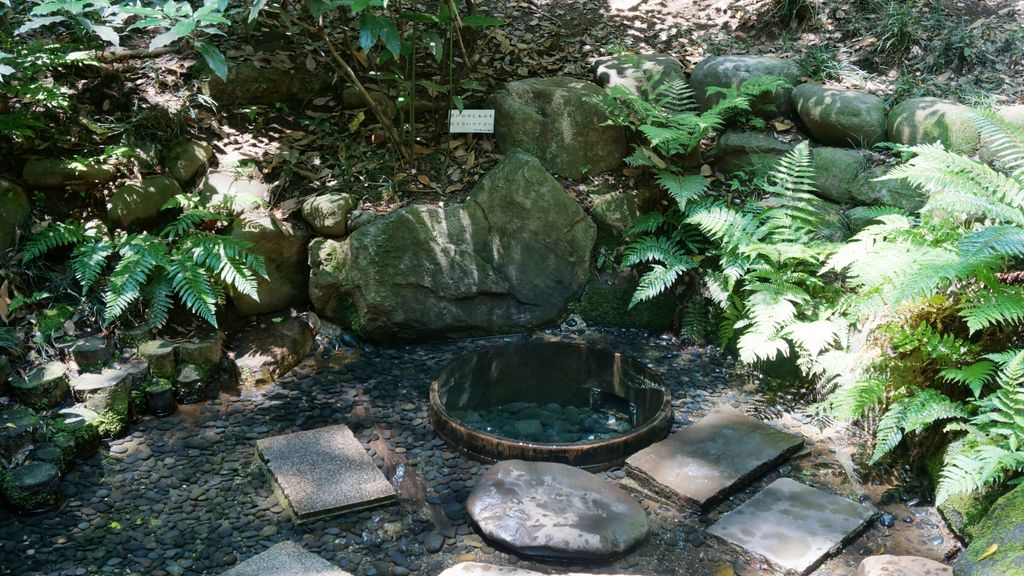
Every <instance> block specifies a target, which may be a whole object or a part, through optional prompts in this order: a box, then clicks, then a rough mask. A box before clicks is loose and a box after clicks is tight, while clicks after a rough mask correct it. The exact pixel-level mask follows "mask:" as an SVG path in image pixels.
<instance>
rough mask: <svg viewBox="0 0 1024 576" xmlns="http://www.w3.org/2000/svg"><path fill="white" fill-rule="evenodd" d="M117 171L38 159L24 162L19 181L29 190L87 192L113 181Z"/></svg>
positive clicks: (92, 165) (58, 159) (50, 159)
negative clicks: (63, 189)
mask: <svg viewBox="0 0 1024 576" xmlns="http://www.w3.org/2000/svg"><path fill="white" fill-rule="evenodd" d="M116 175H117V170H116V169H115V168H114V167H113V166H110V165H109V164H100V163H97V162H78V161H76V160H65V159H63V158H38V159H33V160H29V161H28V162H25V167H24V169H22V171H21V179H22V180H23V181H24V182H25V185H26V186H28V187H29V188H37V189H62V188H71V189H75V190H87V189H89V188H92V187H95V186H99V185H101V184H106V183H107V182H110V181H111V180H113V179H114V176H116Z"/></svg>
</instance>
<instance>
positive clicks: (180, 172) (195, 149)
mask: <svg viewBox="0 0 1024 576" xmlns="http://www.w3.org/2000/svg"><path fill="white" fill-rule="evenodd" d="M211 158H213V148H211V147H210V145H209V144H206V143H205V142H197V141H195V140H183V141H181V142H176V143H174V144H173V145H171V147H170V148H168V149H167V153H166V154H165V155H164V167H165V168H167V173H168V174H169V175H170V176H171V177H172V178H174V179H175V180H177V181H178V182H180V183H182V184H185V183H186V182H191V181H192V179H193V178H195V176H196V174H198V173H199V171H200V170H201V169H202V168H203V167H204V166H206V163H207V162H209V161H210V159H211Z"/></svg>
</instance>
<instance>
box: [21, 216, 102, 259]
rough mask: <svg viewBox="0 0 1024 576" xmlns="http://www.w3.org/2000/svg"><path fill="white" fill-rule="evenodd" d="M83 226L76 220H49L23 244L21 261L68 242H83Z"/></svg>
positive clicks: (68, 243) (36, 256) (66, 244)
mask: <svg viewBox="0 0 1024 576" xmlns="http://www.w3.org/2000/svg"><path fill="white" fill-rule="evenodd" d="M85 239H86V237H85V228H84V227H83V226H82V225H81V224H78V223H76V222H51V223H50V225H49V226H47V227H45V228H43V229H42V230H40V231H39V232H37V233H35V234H33V235H32V237H31V238H29V240H28V242H27V243H26V244H25V252H24V253H23V254H22V257H21V260H22V262H29V261H31V260H34V259H36V258H38V257H39V256H41V255H43V254H45V253H47V252H49V251H50V250H53V249H55V248H59V247H61V246H68V245H70V244H79V243H81V242H84V241H85Z"/></svg>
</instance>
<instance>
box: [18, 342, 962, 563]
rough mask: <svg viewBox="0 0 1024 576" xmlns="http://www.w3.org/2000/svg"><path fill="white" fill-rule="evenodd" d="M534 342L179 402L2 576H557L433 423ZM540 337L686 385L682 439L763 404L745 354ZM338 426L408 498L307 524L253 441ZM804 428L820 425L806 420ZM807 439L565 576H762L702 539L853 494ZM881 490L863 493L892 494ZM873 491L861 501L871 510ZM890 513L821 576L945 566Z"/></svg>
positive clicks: (938, 545)
mask: <svg viewBox="0 0 1024 576" xmlns="http://www.w3.org/2000/svg"><path fill="white" fill-rule="evenodd" d="M522 338H524V337H505V338H490V339H483V340H473V341H460V342H452V343H440V344H426V345H416V346H398V347H388V348H378V347H373V346H365V347H364V348H363V349H362V350H350V349H348V350H346V349H343V350H340V351H337V352H323V351H320V352H317V353H316V354H315V355H314V356H312V357H311V358H310V359H308V360H307V361H306V362H304V363H303V364H301V365H300V366H299V367H297V368H296V369H295V370H293V371H292V372H290V373H289V374H288V375H286V376H285V377H284V378H282V379H280V380H279V382H278V383H276V384H275V385H274V386H272V387H270V388H267V389H265V390H262V391H259V392H254V391H243V392H237V391H236V392H234V393H232V392H227V393H222V394H221V395H220V397H219V398H217V399H214V400H210V401H207V402H205V403H202V404H193V405H189V406H182V407H180V408H179V411H178V412H177V413H176V414H175V415H173V416H171V417H167V418H163V419H158V418H153V417H146V418H144V419H142V420H141V421H140V422H138V423H136V425H135V426H134V428H133V429H132V432H131V433H130V434H129V435H128V436H127V437H125V438H122V439H118V440H113V441H110V442H108V443H107V445H106V446H104V447H103V448H101V450H100V452H99V453H98V454H97V455H96V456H94V457H92V458H91V459H89V460H87V461H85V462H79V463H78V464H77V465H76V467H75V468H74V470H72V471H71V472H70V473H68V475H67V476H66V478H65V480H64V494H65V499H64V503H63V505H62V507H61V509H60V510H58V511H55V512H50V513H46V514H43V515H39V516H34V517H16V516H11V515H10V514H9V513H8V512H6V511H5V510H0V574H17V575H25V576H28V575H33V576H34V575H82V576H85V575H92V574H114V575H127V574H144V575H152V576H164V575H177V576H200V575H214V574H219V573H220V572H222V571H224V570H226V569H227V568H229V567H231V566H233V565H235V564H237V563H238V562H240V561H242V560H245V559H247V558H249V557H251V556H253V555H255V554H257V553H259V552H262V551H263V550H265V549H266V548H268V547H270V546H272V545H273V544H275V543H277V542H280V541H284V540H291V541H295V542H298V543H300V544H301V545H302V546H304V547H305V548H306V549H308V550H310V551H313V552H315V553H318V554H319V555H320V556H322V557H323V558H325V559H326V560H329V561H331V562H333V563H334V564H336V565H337V566H339V567H341V568H343V569H345V570H348V571H350V572H352V573H353V574H355V575H356V576H376V575H381V576H384V575H394V576H401V575H407V574H417V575H425V576H434V575H436V574H438V573H439V572H441V571H442V570H443V569H444V568H447V567H449V566H451V565H454V564H456V563H458V562H463V561H470V560H476V561H481V562H487V563H493V564H505V565H521V566H523V567H526V568H532V569H541V570H544V571H550V570H551V569H552V567H551V566H547V567H544V566H542V565H539V564H536V563H533V562H530V561H527V560H524V559H520V558H517V557H516V556H514V555H512V554H510V553H508V552H507V551H504V550H496V549H494V548H492V547H491V546H490V545H488V544H487V543H486V542H485V541H484V540H482V539H481V538H480V536H479V535H477V534H476V533H475V532H474V530H473V527H472V526H471V525H470V523H469V521H468V519H467V516H466V513H465V507H464V503H465V500H466V498H467V496H468V495H469V493H470V491H471V490H472V488H473V486H474V485H475V482H476V480H477V478H479V476H480V475H481V474H482V473H483V472H484V471H485V470H486V469H487V465H485V464H480V463H478V462H474V461H472V460H468V459H466V458H464V457H462V456H461V455H460V454H458V453H457V452H454V451H452V450H450V449H449V448H448V447H447V446H446V445H445V444H444V442H443V441H441V440H440V439H438V438H437V437H436V436H435V435H434V434H433V431H432V429H431V427H430V422H429V419H428V415H427V404H428V402H427V395H428V389H429V386H430V382H431V381H432V380H433V379H434V377H435V376H436V375H437V374H438V373H439V372H440V370H441V369H442V368H443V367H444V366H445V365H446V364H447V363H448V362H449V361H450V360H451V359H452V358H454V357H456V356H457V355H459V354H463V353H466V352H468V351H471V350H473V349H476V348H478V347H481V346H489V345H494V344H498V343H503V342H508V341H511V340H517V339H522ZM531 338H534V339H547V340H552V339H555V340H566V341H580V342H587V343H592V344H595V345H598V346H602V347H605V348H608V349H611V350H614V351H620V352H624V353H627V354H630V355H632V356H634V357H636V358H638V359H640V360H641V361H643V362H645V363H646V364H648V365H650V366H651V367H652V368H653V369H655V370H656V371H658V372H659V373H661V374H662V375H663V376H664V378H665V380H666V382H667V383H668V384H669V386H670V388H671V390H672V397H673V402H672V404H673V408H674V412H675V422H674V424H673V427H674V429H678V428H679V427H680V426H685V425H686V424H687V423H689V422H691V421H692V420H693V419H696V418H699V417H700V416H701V415H702V414H703V413H704V412H706V411H707V410H709V409H710V408H711V407H713V406H715V405H717V404H720V403H728V404H731V405H734V406H740V407H751V406H753V405H755V404H757V402H758V401H759V400H760V397H759V395H758V392H757V389H756V387H755V386H753V385H751V384H750V382H749V381H745V379H744V378H743V377H741V376H739V375H736V374H733V373H732V371H731V366H732V362H731V360H730V359H728V358H725V357H722V356H721V355H719V353H718V352H717V351H716V350H714V349H710V348H697V347H684V346H681V345H680V343H679V342H677V341H676V340H674V339H673V338H671V337H667V336H651V335H646V334H642V333H637V332H629V331H605V330H588V331H584V330H582V329H578V328H577V329H570V328H566V327H563V328H562V329H561V330H551V331H548V332H545V333H539V334H536V335H534V336H531ZM762 407H763V406H762ZM784 420H785V419H784ZM337 423H342V424H347V425H349V426H350V427H351V428H352V429H353V431H354V432H355V434H356V437H357V438H359V440H360V441H361V442H363V444H364V445H365V446H366V447H367V449H368V450H369V451H370V454H371V456H373V457H374V459H375V461H376V462H377V464H378V465H379V466H381V468H382V469H383V470H384V471H385V473H386V474H387V476H388V477H389V478H390V479H391V481H392V482H393V483H394V484H395V485H396V486H397V487H398V490H399V493H400V496H401V497H400V499H399V503H398V504H397V505H394V506H390V507H386V508H380V509H376V510H371V511H364V512H360V513H352V514H348V515H342V516H336V517H333V518H329V519H324V520H319V521H316V522H310V523H304V524H302V525H296V524H294V523H293V522H292V520H291V519H290V518H289V516H288V514H287V513H286V512H285V511H284V509H282V507H281V506H280V505H279V504H278V502H277V500H276V499H275V497H274V495H273V493H272V491H271V487H270V484H269V482H268V481H267V479H266V478H265V477H264V475H263V473H262V472H261V471H260V469H259V468H258V467H256V466H255V465H254V455H255V442H256V440H257V439H259V438H264V437H268V436H274V435H278V434H285V433H289V432H295V431H298V430H304V429H310V428H316V427H320V426H325V425H329V424H337ZM789 425H790V426H791V427H792V426H795V427H800V426H803V427H804V428H808V426H807V425H806V423H801V422H799V421H797V420H795V419H792V418H789ZM801 431H803V432H805V433H808V430H801ZM809 444H810V448H809V449H808V450H805V452H804V454H802V455H798V457H797V459H796V460H794V461H793V462H792V463H791V464H787V465H785V466H783V467H782V468H781V469H780V470H777V471H775V472H773V473H772V474H769V475H768V476H766V477H765V478H763V479H762V480H761V481H759V482H757V483H755V484H754V485H753V486H752V487H751V488H748V489H747V490H745V491H744V492H743V493H741V495H739V496H737V497H736V498H734V499H731V500H730V501H727V502H726V503H724V504H723V505H722V506H721V507H720V509H719V510H716V511H715V512H712V513H711V514H710V515H707V516H705V517H700V518H698V517H696V516H694V515H691V514H687V513H680V512H676V511H673V510H670V509H669V508H667V507H665V506H663V505H660V504H658V503H656V502H653V501H649V500H644V501H643V504H644V506H645V508H647V509H648V511H649V513H650V516H651V519H652V525H653V531H652V535H651V537H649V538H648V539H647V540H646V541H645V542H644V543H643V544H641V545H640V546H639V547H638V548H637V549H635V550H634V551H633V552H631V553H629V554H627V555H626V556H624V557H622V558H620V559H618V560H616V561H614V562H611V563H608V564H603V565H600V566H578V565H577V566H573V565H563V566H557V567H556V568H557V569H558V570H561V571H577V572H579V571H588V572H594V573H632V574H640V575H655V574H657V575H659V576H661V575H666V576H669V575H683V574H686V575H689V576H701V575H705V574H706V575H709V576H710V575H716V576H717V575H720V574H726V575H727V574H732V573H733V572H731V571H730V570H735V573H736V574H740V575H743V574H751V575H752V574H761V573H762V571H761V570H760V569H759V568H758V567H757V566H756V564H755V565H753V566H746V565H744V563H743V562H742V561H740V560H739V559H738V558H734V557H733V556H732V555H731V551H728V550H723V549H721V548H720V547H719V546H717V545H714V543H713V542H711V541H709V540H708V539H707V538H705V536H704V532H703V528H704V527H706V526H707V525H709V524H710V523H711V522H713V521H714V520H715V519H717V517H718V515H719V514H720V513H722V512H724V511H727V510H728V509H730V508H731V507H734V506H735V505H738V504H739V503H740V502H742V501H744V500H745V499H746V498H748V497H749V496H751V495H752V494H753V493H754V491H755V490H757V489H759V487H763V486H764V485H766V484H767V483H768V482H770V481H771V480H773V479H774V478H777V477H778V476H779V475H787V476H791V477H794V478H796V479H798V480H801V481H805V482H809V483H815V484H817V485H819V486H828V487H830V488H831V489H833V490H835V491H837V492H840V493H842V492H843V491H844V490H846V491H850V490H851V487H850V486H849V484H848V482H845V481H844V480H843V478H844V474H841V473H840V472H841V471H842V466H841V465H840V464H837V463H836V457H835V456H836V453H837V452H836V451H835V449H834V447H832V446H830V445H829V444H828V443H827V442H824V441H822V442H818V443H817V445H815V443H814V441H813V440H811V442H810V443H809ZM602 475H604V476H605V477H606V478H608V479H609V480H617V479H621V478H622V477H623V476H624V473H623V471H622V469H621V468H619V469H613V470H609V471H607V472H603V473H602ZM882 488H883V487H882V486H875V487H874V491H873V492H872V491H871V490H868V489H865V492H872V493H873V494H880V493H881V492H880V491H881V489H882ZM872 493H865V494H864V496H863V498H864V499H870V498H874V497H875V496H872ZM890 504H891V506H890V507H892V508H893V512H894V517H895V518H897V520H896V523H895V526H894V528H892V529H890V528H885V527H884V526H881V525H876V527H874V528H872V529H870V530H869V531H868V532H867V533H866V534H865V535H864V536H862V537H861V538H860V539H859V540H858V541H856V542H854V544H853V545H851V547H850V548H848V549H847V551H846V552H845V553H844V554H843V555H842V556H840V557H838V558H836V559H834V560H831V561H830V562H829V563H827V564H826V565H825V566H823V567H822V568H821V569H819V570H818V571H816V572H815V574H816V575H818V576H825V575H829V576H844V575H847V574H852V573H853V569H854V568H855V566H856V563H857V562H858V561H859V557H862V556H863V555H865V554H873V553H881V552H880V551H879V549H880V547H881V548H882V549H884V551H886V552H888V553H917V554H925V553H926V554H925V555H928V556H930V557H936V556H938V557H939V558H941V556H942V550H944V549H945V548H946V547H948V546H949V544H950V542H951V538H949V536H948V533H946V532H945V530H944V527H943V526H941V522H940V521H938V519H937V517H936V516H935V512H934V509H932V508H929V507H927V506H919V507H918V509H916V510H915V509H914V508H913V507H907V506H906V503H904V502H899V501H897V502H893V503H890ZM911 504H914V502H911ZM901 512H903V513H902V515H901ZM936 538H938V541H936ZM929 539H930V540H929ZM900 551H903V552H900ZM922 551H923V552H922Z"/></svg>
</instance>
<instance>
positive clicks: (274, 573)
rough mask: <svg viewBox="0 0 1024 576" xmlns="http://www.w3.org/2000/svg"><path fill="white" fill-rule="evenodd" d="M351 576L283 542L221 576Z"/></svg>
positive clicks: (319, 558) (301, 548) (311, 554)
mask: <svg viewBox="0 0 1024 576" xmlns="http://www.w3.org/2000/svg"><path fill="white" fill-rule="evenodd" d="M314 574H315V575H317V576H352V574H349V573H348V572H345V571H344V570H341V569H340V568H338V567H337V566H335V565H333V564H331V563H330V562H328V561H327V560H324V559H323V558H321V557H319V556H317V555H316V554H313V553H312V552H307V551H306V549H305V548H303V547H302V546H299V545H298V544H296V543H294V542H281V543H279V544H275V545H274V546H271V547H270V548H268V549H267V550H265V551H264V552H262V553H260V554H257V555H256V556H253V557H252V558H249V559H248V560H246V561H245V562H242V563H241V564H239V565H238V566H235V567H234V568H232V569H230V570H228V571H227V572H224V573H223V574H221V576H313V575H314Z"/></svg>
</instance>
